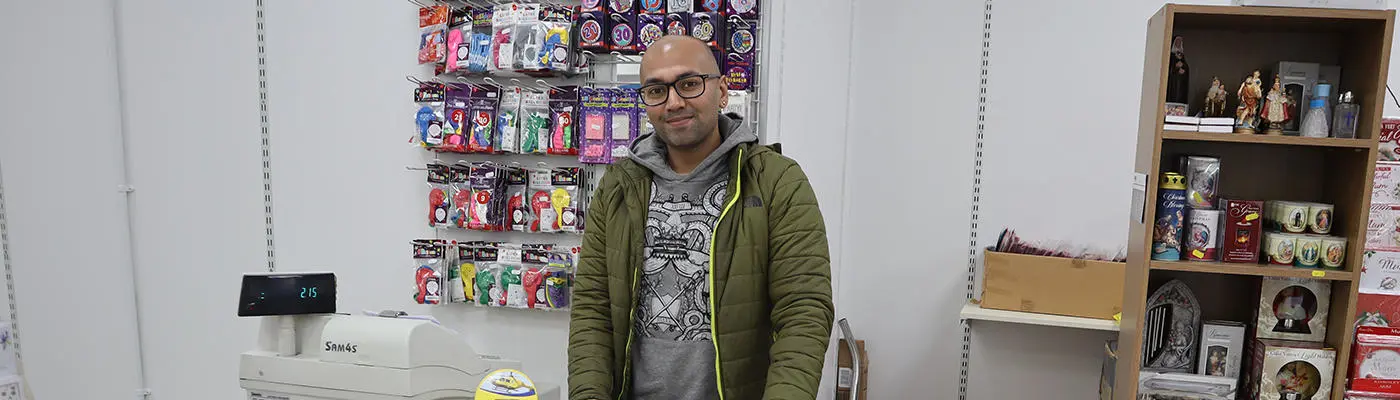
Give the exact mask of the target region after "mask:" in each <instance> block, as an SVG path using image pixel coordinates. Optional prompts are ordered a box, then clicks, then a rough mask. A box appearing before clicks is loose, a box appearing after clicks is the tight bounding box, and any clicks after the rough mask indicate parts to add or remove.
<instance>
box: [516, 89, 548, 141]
mask: <svg viewBox="0 0 1400 400" xmlns="http://www.w3.org/2000/svg"><path fill="white" fill-rule="evenodd" d="M520 118H521V119H522V121H521V125H520V153H521V154H545V153H546V152H547V151H548V150H547V149H548V148H549V135H550V129H549V128H550V126H552V123H551V120H550V113H549V95H548V94H546V93H545V92H543V91H537V90H532V89H523V90H522V91H521V100H520Z"/></svg>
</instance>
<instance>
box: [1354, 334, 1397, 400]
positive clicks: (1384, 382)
mask: <svg viewBox="0 0 1400 400" xmlns="http://www.w3.org/2000/svg"><path fill="white" fill-rule="evenodd" d="M1349 376H1350V378H1351V389H1352V390H1358V391H1364V392H1380V393H1400V390H1397V389H1400V328H1390V327H1376V326H1363V327H1359V328H1356V344H1355V345H1354V346H1353V347H1352V352H1351V373H1350V374H1349Z"/></svg>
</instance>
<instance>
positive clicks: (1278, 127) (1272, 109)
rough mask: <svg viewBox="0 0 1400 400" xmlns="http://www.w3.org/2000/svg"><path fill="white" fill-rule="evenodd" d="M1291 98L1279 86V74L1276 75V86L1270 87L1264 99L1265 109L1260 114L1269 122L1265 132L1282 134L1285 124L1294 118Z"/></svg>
mask: <svg viewBox="0 0 1400 400" xmlns="http://www.w3.org/2000/svg"><path fill="white" fill-rule="evenodd" d="M1289 103H1291V100H1290V99H1289V98H1288V94H1286V93H1284V91H1283V89H1282V88H1279V81H1278V75H1274V86H1273V87H1272V88H1270V89H1269V95H1268V97H1266V98H1265V100H1264V111H1263V113H1261V114H1260V116H1262V117H1264V121H1266V122H1268V129H1266V130H1265V131H1264V133H1267V134H1270V135H1282V134H1283V124H1285V123H1287V122H1288V121H1289V120H1292V119H1293V117H1294V116H1293V115H1292V112H1291V111H1292V108H1291V107H1290V106H1291V104H1289Z"/></svg>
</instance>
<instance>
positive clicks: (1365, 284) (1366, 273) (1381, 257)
mask: <svg viewBox="0 0 1400 400" xmlns="http://www.w3.org/2000/svg"><path fill="white" fill-rule="evenodd" d="M1364 256H1365V257H1364V258H1365V261H1363V262H1362V264H1361V286H1360V287H1359V288H1358V290H1359V291H1361V292H1366V293H1379V294H1393V295H1400V252H1392V251H1374V250H1367V251H1366V252H1365V254H1364Z"/></svg>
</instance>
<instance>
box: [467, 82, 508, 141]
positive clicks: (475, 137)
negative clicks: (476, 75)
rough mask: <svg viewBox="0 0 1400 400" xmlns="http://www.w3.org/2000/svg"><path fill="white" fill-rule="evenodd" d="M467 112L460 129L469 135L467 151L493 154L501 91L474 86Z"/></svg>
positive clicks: (490, 87)
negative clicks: (465, 119)
mask: <svg viewBox="0 0 1400 400" xmlns="http://www.w3.org/2000/svg"><path fill="white" fill-rule="evenodd" d="M469 91H470V92H471V95H470V100H468V101H469V105H470V109H469V110H468V112H467V121H465V122H464V126H463V128H462V129H466V130H467V132H463V134H464V135H469V137H468V140H467V151H469V152H473V153H495V152H496V151H497V149H496V140H497V132H496V129H495V126H496V123H495V122H496V111H497V109H498V107H500V103H501V89H500V88H498V87H495V86H486V85H474V86H472V87H471V89H470V90H469Z"/></svg>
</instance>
